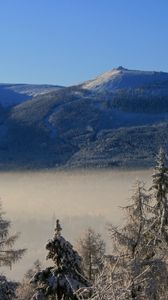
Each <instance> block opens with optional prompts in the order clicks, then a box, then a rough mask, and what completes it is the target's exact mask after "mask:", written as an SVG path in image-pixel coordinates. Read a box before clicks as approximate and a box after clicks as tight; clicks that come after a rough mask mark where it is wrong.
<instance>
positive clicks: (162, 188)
mask: <svg viewBox="0 0 168 300" xmlns="http://www.w3.org/2000/svg"><path fill="white" fill-rule="evenodd" d="M152 178H153V182H152V187H151V190H153V193H154V194H153V202H154V205H153V211H152V213H153V219H152V220H151V221H152V225H151V229H152V232H153V233H154V243H155V244H156V243H157V244H160V245H161V244H162V247H164V248H165V247H166V249H167V247H168V168H167V166H166V161H165V153H164V151H163V149H162V148H161V149H160V151H159V154H158V155H157V164H156V167H155V172H154V174H153V175H152Z"/></svg>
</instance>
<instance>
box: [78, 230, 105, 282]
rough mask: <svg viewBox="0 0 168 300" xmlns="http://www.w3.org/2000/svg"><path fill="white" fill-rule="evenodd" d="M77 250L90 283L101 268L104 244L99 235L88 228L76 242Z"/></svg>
mask: <svg viewBox="0 0 168 300" xmlns="http://www.w3.org/2000/svg"><path fill="white" fill-rule="evenodd" d="M77 249H78V251H79V253H80V255H81V257H82V264H83V269H84V272H85V275H86V277H87V278H88V279H89V280H90V281H94V279H95V276H96V275H97V274H98V273H99V272H101V270H102V268H103V262H104V256H105V242H104V241H103V239H102V237H101V235H100V234H99V233H96V232H95V231H94V230H93V229H92V228H88V229H87V230H86V232H85V233H84V235H83V236H82V237H81V238H80V239H79V240H78V241H77Z"/></svg>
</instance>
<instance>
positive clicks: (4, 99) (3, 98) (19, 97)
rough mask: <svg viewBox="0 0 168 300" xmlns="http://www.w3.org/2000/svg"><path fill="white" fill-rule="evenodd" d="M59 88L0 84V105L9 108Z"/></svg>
mask: <svg viewBox="0 0 168 300" xmlns="http://www.w3.org/2000/svg"><path fill="white" fill-rule="evenodd" d="M60 88H61V87H60V86H54V85H47V84H46V85H44V84H43V85H37V84H3V83H1V84H0V105H1V106H2V107H10V106H13V105H16V104H19V103H21V102H24V101H26V100H28V99H30V98H32V97H33V96H37V95H43V94H45V93H48V92H50V91H55V90H57V89H60Z"/></svg>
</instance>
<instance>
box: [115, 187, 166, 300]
mask: <svg viewBox="0 0 168 300" xmlns="http://www.w3.org/2000/svg"><path fill="white" fill-rule="evenodd" d="M131 201H132V203H131V204H130V205H128V206H126V207H125V208H124V210H125V212H126V222H125V224H124V226H122V228H121V229H118V228H117V227H115V226H113V225H111V226H110V228H109V230H110V233H111V236H112V240H113V243H114V246H115V254H116V260H114V264H115V272H114V273H113V275H112V278H113V283H115V284H114V285H113V289H114V290H115V292H116V295H119V296H118V298H116V299H136V300H139V299H144V300H145V299H148V300H160V299H164V297H165V291H167V265H166V262H165V261H164V260H162V259H161V258H160V257H156V256H155V250H154V249H153V245H151V234H149V232H150V226H151V224H150V217H149V214H151V205H150V204H151V203H150V201H151V198H150V196H149V195H148V194H147V193H146V191H145V189H144V185H143V184H142V183H140V182H138V183H137V186H136V189H135V192H134V194H133V196H132V198H131ZM148 212H149V213H148ZM151 253H152V255H151ZM153 253H154V254H153ZM118 283H119V284H118ZM162 295H164V296H163V298H161V297H162ZM116 297H117V296H116Z"/></svg>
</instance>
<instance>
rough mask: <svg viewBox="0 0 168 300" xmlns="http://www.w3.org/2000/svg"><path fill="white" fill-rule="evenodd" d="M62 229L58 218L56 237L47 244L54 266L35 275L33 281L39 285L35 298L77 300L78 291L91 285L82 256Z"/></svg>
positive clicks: (49, 257) (49, 256)
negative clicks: (85, 275) (64, 235)
mask: <svg viewBox="0 0 168 300" xmlns="http://www.w3.org/2000/svg"><path fill="white" fill-rule="evenodd" d="M61 230H62V228H61V226H60V223H59V220H57V222H56V229H55V235H54V238H53V239H52V240H50V241H49V242H48V243H47V245H46V249H47V250H48V251H49V252H48V255H47V259H52V260H53V262H54V266H53V267H49V268H46V269H45V270H43V271H40V272H38V273H37V274H36V275H35V276H34V278H33V280H32V283H35V284H37V286H38V287H37V289H36V293H35V294H34V296H33V299H37V300H39V299H40V300H43V299H57V300H77V299H78V298H77V296H76V291H77V290H78V289H80V288H83V287H87V286H88V285H89V283H88V281H87V280H86V278H85V277H84V273H83V271H82V267H81V257H80V256H79V255H78V253H77V252H76V251H75V250H74V249H73V246H72V245H71V244H70V243H69V242H68V241H66V240H65V239H64V237H63V236H62V235H61Z"/></svg>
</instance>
